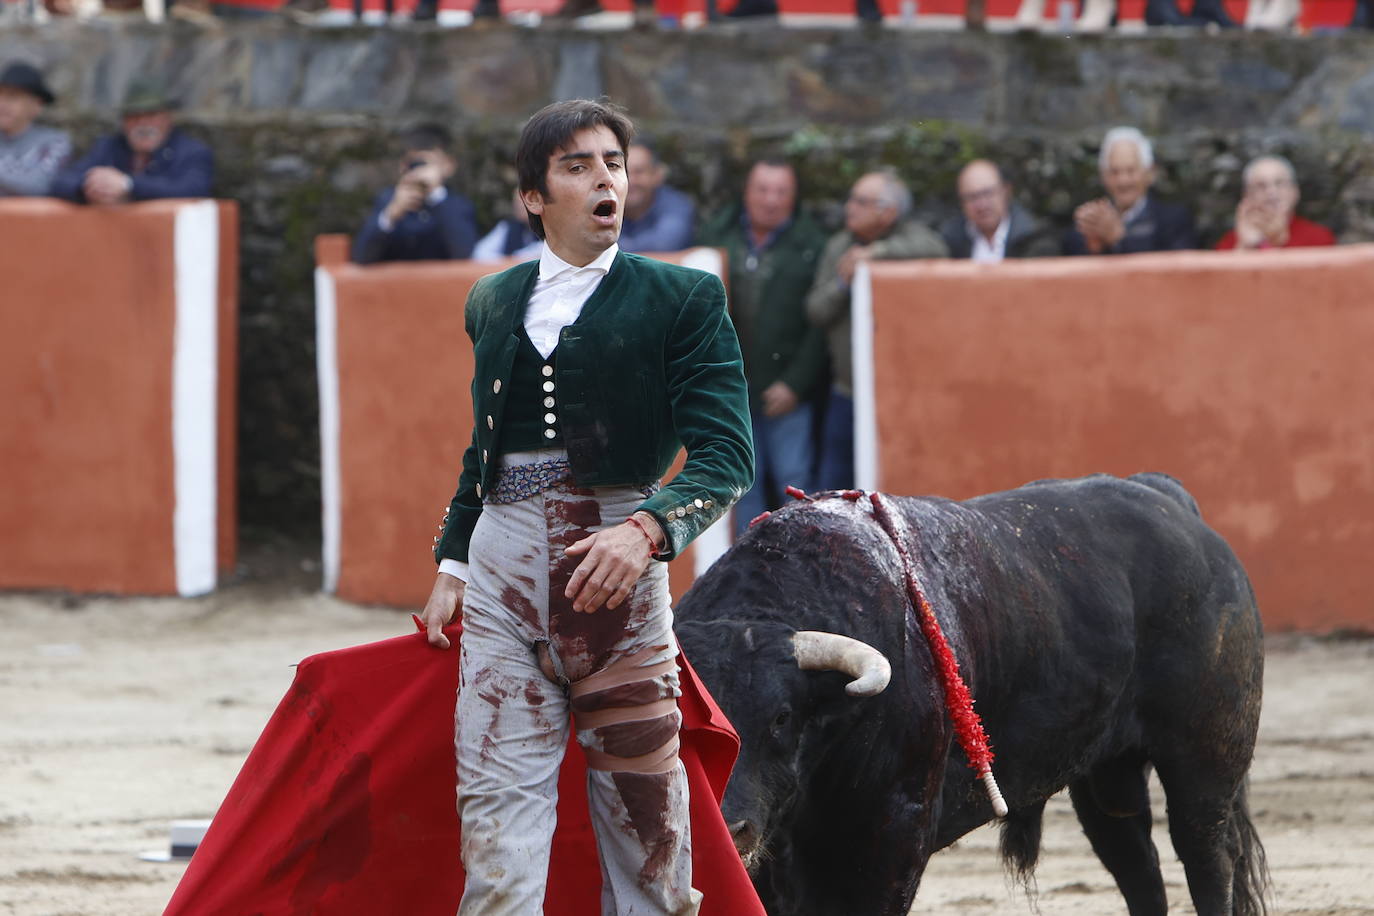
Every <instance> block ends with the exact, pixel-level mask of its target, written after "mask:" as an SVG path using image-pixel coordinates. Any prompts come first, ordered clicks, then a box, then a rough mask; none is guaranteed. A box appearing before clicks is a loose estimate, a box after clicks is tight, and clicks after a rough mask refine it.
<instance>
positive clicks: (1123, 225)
mask: <svg viewBox="0 0 1374 916" xmlns="http://www.w3.org/2000/svg"><path fill="white" fill-rule="evenodd" d="M1098 169H1099V171H1100V173H1101V176H1102V186H1103V187H1104V188H1105V189H1106V191H1107V196H1106V197H1099V198H1097V199H1096V200H1090V201H1088V202H1087V203H1085V204H1082V205H1080V206H1079V207H1078V209H1076V210H1074V213H1073V223H1074V227H1073V228H1072V229H1070V230H1069V232H1068V234H1067V235H1065V237H1064V253H1065V254H1135V253H1138V252H1142V251H1176V250H1179V249H1186V248H1196V247H1197V230H1196V229H1195V228H1194V225H1193V214H1192V213H1191V212H1190V211H1189V210H1188V209H1187V208H1186V207H1183V206H1181V205H1179V204H1171V203H1166V202H1165V201H1162V200H1160V199H1159V198H1157V197H1156V196H1155V195H1154V194H1153V193H1151V190H1150V188H1151V186H1152V185H1153V184H1154V181H1155V175H1156V173H1155V154H1154V147H1153V146H1152V145H1151V144H1150V141H1149V140H1148V139H1146V137H1145V135H1144V134H1142V133H1141V132H1140V131H1138V130H1136V129H1135V128H1134V127H1113V128H1112V129H1111V130H1109V131H1107V136H1106V137H1104V138H1103V140H1102V149H1101V151H1100V153H1099V155H1098Z"/></svg>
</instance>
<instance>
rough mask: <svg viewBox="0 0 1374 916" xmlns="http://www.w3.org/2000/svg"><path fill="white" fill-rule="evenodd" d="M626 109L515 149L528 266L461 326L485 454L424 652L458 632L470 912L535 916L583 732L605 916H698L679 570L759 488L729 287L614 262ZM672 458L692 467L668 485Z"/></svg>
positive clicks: (566, 122) (449, 529)
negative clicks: (530, 250)
mask: <svg viewBox="0 0 1374 916" xmlns="http://www.w3.org/2000/svg"><path fill="white" fill-rule="evenodd" d="M633 132H634V127H633V125H632V124H631V122H630V121H629V119H628V118H627V117H626V116H625V115H624V114H622V113H621V112H620V111H618V110H617V109H615V108H614V107H612V106H609V105H607V104H604V103H600V102H592V101H586V100H574V101H568V102H560V103H556V104H554V105H550V106H548V107H547V108H545V109H543V110H541V111H540V112H539V113H537V114H536V115H535V116H534V117H533V118H532V119H531V120H530V121H529V123H527V124H526V126H525V128H524V130H523V132H522V134H521V137H520V141H519V144H518V147H517V151H516V166H517V170H518V173H519V186H520V196H521V199H522V200H523V202H524V204H525V207H526V209H527V210H528V211H529V214H530V224H531V228H533V229H534V231H535V233H536V234H537V235H539V236H540V237H541V238H543V239H544V243H545V244H544V248H543V250H542V252H541V254H540V256H539V259H538V260H537V261H531V262H528V263H525V264H521V265H519V266H517V267H513V268H511V269H509V270H507V271H505V272H503V273H500V274H496V275H494V276H490V277H486V278H483V279H482V280H481V281H479V282H478V283H477V284H476V285H475V286H474V287H473V289H472V292H471V294H470V295H469V296H468V300H467V305H466V313H465V323H466V328H467V332H468V335H469V336H470V337H471V339H472V345H473V348H474V354H475V370H474V376H473V382H472V407H473V416H474V418H475V420H476V422H475V424H474V429H473V433H472V443H471V445H470V446H469V447H468V448H467V450H466V452H465V453H464V455H463V466H462V472H461V474H460V476H459V480H458V489H457V493H456V494H455V495H454V497H453V500H452V502H451V504H450V506H449V508H448V511H447V513H446V514H445V517H444V522H443V525H442V533H441V534H440V536H439V537H438V538H436V544H435V551H434V554H435V559H436V560H437V561H438V562H439V574H438V576H437V578H436V580H435V583H434V587H433V591H432V592H431V594H430V597H429V600H428V602H427V604H426V606H425V610H424V622H425V624H426V626H427V629H428V633H429V641H430V643H431V644H433V645H435V646H437V647H439V648H448V645H449V642H448V639H447V638H446V637H445V636H444V634H443V633H442V627H443V626H444V625H445V624H446V623H448V622H449V621H450V620H451V619H452V618H453V616H454V615H455V614H457V613H461V614H462V623H463V636H462V644H461V653H460V655H461V659H460V662H459V665H460V668H459V670H460V676H459V685H460V686H459V695H458V702H457V713H456V715H457V727H456V732H455V742H456V752H457V772H458V811H459V818H460V821H461V825H462V860H463V867H464V870H465V872H466V876H467V878H466V887H465V890H464V894H463V900H462V904H461V906H460V909H459V913H460V914H462V916H479V914H498V913H499V914H511V913H538V912H540V911H541V908H542V905H543V901H544V895H545V885H546V883H547V874H548V860H549V851H550V844H551V840H552V834H553V826H554V809H555V804H556V797H557V792H556V790H557V778H558V771H559V765H560V763H561V760H562V756H563V752H564V748H565V746H566V744H567V740H568V729H569V727H570V720H571V724H572V726H573V727H575V728H576V733H577V740H578V742H579V744H580V745H581V747H582V749H583V750H584V751H585V753H586V756H587V762H588V771H589V774H588V784H587V792H588V802H589V806H590V808H591V812H592V822H593V826H594V829H595V832H596V838H597V846H598V852H599V854H600V858H601V868H602V905H601V909H602V913H603V914H622V916H624V914H630V913H634V914H657V913H663V914H693V913H696V912H697V908H698V906H699V902H700V894H699V893H698V892H697V891H696V890H694V889H693V888H692V886H691V850H690V836H689V832H688V807H687V783H686V777H685V774H684V771H683V768H682V764H681V763H680V762H679V761H678V758H677V747H678V736H677V732H678V727H679V723H680V720H681V715H680V713H679V712H678V709H677V705H676V698H677V696H678V695H679V687H678V675H677V667H676V662H675V658H676V656H677V653H678V649H677V643H676V640H675V638H674V636H673V632H672V612H671V609H670V607H669V595H668V576H667V567H666V564H665V563H664V562H651V560H659V561H666V560H669V559H672V558H673V557H674V556H676V555H677V554H678V553H679V552H680V551H681V550H682V549H683V548H684V547H685V546H686V545H687V544H688V543H689V542H690V541H691V540H692V539H693V538H694V537H695V536H696V535H697V534H699V533H700V532H701V531H703V530H704V529H705V528H706V527H707V526H709V525H710V524H711V523H712V522H713V521H715V520H716V519H717V518H719V517H720V516H721V515H723V514H724V513H725V512H726V510H727V509H729V507H730V506H731V504H732V503H734V502H735V501H736V500H737V499H738V498H739V496H740V494H742V493H743V492H744V491H745V490H746V489H747V488H748V487H749V485H750V483H751V481H752V480H753V474H754V468H753V462H754V457H753V446H752V442H751V439H750V428H749V403H748V393H747V388H746V384H745V380H744V372H743V365H742V359H741V356H740V349H739V342H738V339H737V338H736V335H735V331H734V328H733V326H732V325H731V323H730V319H729V316H728V313H727V310H726V301H725V290H724V287H723V285H722V284H721V282H720V281H719V279H717V278H716V277H714V276H711V275H709V274H706V273H703V272H701V271H696V270H690V269H687V268H682V267H677V266H673V265H669V264H665V263H661V262H658V261H653V260H649V259H646V258H643V257H639V256H636V255H632V254H627V253H625V252H621V251H620V250H619V248H618V246H617V239H618V237H619V233H620V226H621V220H622V217H623V212H624V203H625V195H626V189H627V184H628V182H627V178H626V170H625V161H626V150H627V148H628V146H629V143H630V139H631V137H632V135H633ZM680 447H685V449H686V451H687V459H686V464H685V466H684V467H683V469H682V470H681V471H680V472H679V473H678V474H677V476H675V477H674V478H673V479H672V480H671V481H670V482H669V483H668V484H667V485H663V486H661V485H660V480H661V478H662V477H663V475H664V473H665V472H666V471H667V469H668V466H669V464H670V463H671V462H672V460H673V458H674V457H675V455H676V454H677V452H678V450H679V448H680Z"/></svg>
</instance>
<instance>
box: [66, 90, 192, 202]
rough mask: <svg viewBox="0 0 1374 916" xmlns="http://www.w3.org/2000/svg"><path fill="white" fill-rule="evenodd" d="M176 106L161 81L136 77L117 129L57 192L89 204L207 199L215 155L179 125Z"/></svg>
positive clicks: (99, 142)
mask: <svg viewBox="0 0 1374 916" xmlns="http://www.w3.org/2000/svg"><path fill="white" fill-rule="evenodd" d="M176 109H177V100H176V99H175V98H174V97H173V96H172V94H171V92H170V91H169V90H168V88H167V87H166V85H164V84H163V83H162V82H161V81H160V80H156V79H152V78H148V77H142V78H139V79H137V80H135V81H134V82H133V83H132V84H131V85H130V87H129V91H128V93H127V94H126V95H125V97H124V104H123V105H122V106H121V108H120V120H121V125H120V131H119V133H117V134H111V135H109V136H107V137H102V138H101V139H100V140H97V141H96V144H95V146H94V147H93V148H92V149H91V151H90V152H89V153H87V154H86V155H85V156H83V157H82V158H81V159H79V160H77V161H76V162H74V163H72V164H71V165H69V166H68V167H67V168H65V169H63V170H62V171H61V172H60V173H59V174H58V176H57V178H56V180H54V182H53V187H52V194H53V196H54V197H62V198H65V199H67V200H72V201H76V202H77V203H86V204H118V203H126V202H128V201H135V200H158V199H165V198H171V197H209V196H210V183H211V181H212V179H213V176H214V154H213V153H211V152H210V148H209V147H208V146H206V145H205V144H204V143H201V142H200V141H198V140H194V139H192V138H191V137H188V136H187V135H186V134H183V133H182V132H181V131H180V130H178V129H177V127H176V123H175V118H174V116H173V112H174V111H175V110H176Z"/></svg>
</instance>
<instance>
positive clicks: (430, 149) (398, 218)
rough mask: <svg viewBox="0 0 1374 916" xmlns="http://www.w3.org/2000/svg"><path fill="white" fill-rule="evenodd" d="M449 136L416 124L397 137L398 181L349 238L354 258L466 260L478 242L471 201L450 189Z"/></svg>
mask: <svg viewBox="0 0 1374 916" xmlns="http://www.w3.org/2000/svg"><path fill="white" fill-rule="evenodd" d="M452 148H453V142H452V139H451V138H450V137H449V133H448V131H447V130H445V129H444V128H443V127H441V126H439V125H438V124H421V125H418V126H416V127H413V128H411V129H410V130H408V131H406V132H405V133H404V134H402V135H401V151H402V152H401V159H400V162H399V164H398V173H399V175H400V178H399V180H398V181H397V182H396V186H395V187H394V188H387V189H386V190H385V191H383V192H382V193H381V194H380V195H378V197H377V202H376V205H375V206H374V207H373V208H372V214H371V215H370V216H368V218H367V222H365V223H363V227H362V229H360V230H358V237H357V238H356V239H354V240H353V260H354V261H356V262H357V263H359V264H373V263H376V262H378V261H443V260H457V259H462V258H467V257H470V256H471V255H472V246H473V245H474V244H476V242H477V214H476V211H475V210H473V208H472V203H471V202H470V201H469V200H468V199H467V198H466V197H464V196H462V195H461V194H458V193H457V192H454V191H450V190H449V189H448V187H447V182H448V180H449V179H450V178H452V177H453V173H454V171H455V170H456V169H457V168H458V163H457V162H456V161H455V160H454V158H453V155H452V153H450V150H451V149H452Z"/></svg>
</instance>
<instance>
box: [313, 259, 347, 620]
mask: <svg viewBox="0 0 1374 916" xmlns="http://www.w3.org/2000/svg"><path fill="white" fill-rule="evenodd" d="M338 331H339V328H338V300H337V296H336V294H335V286H334V277H333V275H332V274H330V273H329V271H328V270H326V269H325V268H323V267H316V268H315V367H316V371H317V372H318V374H319V385H320V504H321V505H320V516H321V518H320V523H321V527H322V529H323V541H324V544H323V557H322V558H321V562H322V564H323V567H324V582H323V585H322V587H323V588H324V590H325V591H326V592H331V593H332V592H333V591H335V590H336V589H337V588H338V585H339V559H340V558H339V540H340V533H341V531H342V528H341V526H342V524H343V521H342V507H341V505H340V499H341V497H340V492H339V335H338Z"/></svg>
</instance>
